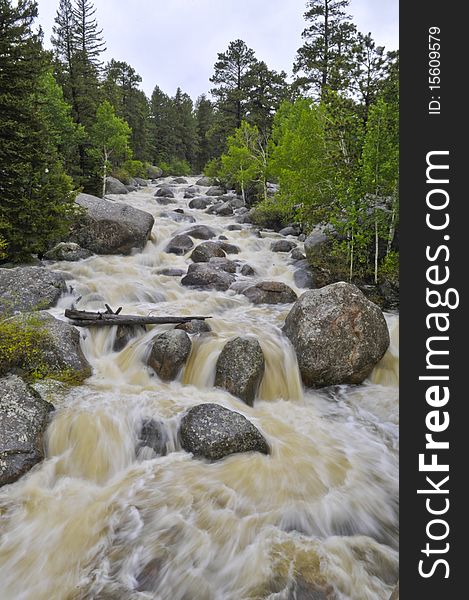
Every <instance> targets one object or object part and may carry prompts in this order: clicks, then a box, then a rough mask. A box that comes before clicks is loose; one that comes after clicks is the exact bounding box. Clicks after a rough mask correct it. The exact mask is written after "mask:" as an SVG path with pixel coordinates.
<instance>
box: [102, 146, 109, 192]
mask: <svg viewBox="0 0 469 600" xmlns="http://www.w3.org/2000/svg"><path fill="white" fill-rule="evenodd" d="M107 159H108V154H107V151H106V148H104V162H103V193H102V197H103V198H104V196H105V195H106V176H107Z"/></svg>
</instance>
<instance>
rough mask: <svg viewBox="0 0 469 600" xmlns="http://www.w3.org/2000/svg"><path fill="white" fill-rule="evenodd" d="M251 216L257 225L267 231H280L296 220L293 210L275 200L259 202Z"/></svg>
mask: <svg viewBox="0 0 469 600" xmlns="http://www.w3.org/2000/svg"><path fill="white" fill-rule="evenodd" d="M250 214H251V219H252V222H253V223H254V224H255V225H257V226H259V227H262V228H267V229H277V230H278V229H281V228H282V227H285V226H286V225H288V223H290V222H291V221H292V220H294V219H293V213H292V210H291V208H290V207H289V206H285V205H283V204H282V203H281V202H280V201H279V200H277V199H275V198H269V199H268V200H264V201H262V202H259V204H257V205H256V206H255V207H254V209H253V210H252V212H251V213H250Z"/></svg>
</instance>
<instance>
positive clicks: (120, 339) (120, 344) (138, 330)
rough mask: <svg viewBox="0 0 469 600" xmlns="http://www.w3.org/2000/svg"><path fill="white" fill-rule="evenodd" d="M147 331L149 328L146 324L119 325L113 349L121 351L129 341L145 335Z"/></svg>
mask: <svg viewBox="0 0 469 600" xmlns="http://www.w3.org/2000/svg"><path fill="white" fill-rule="evenodd" d="M146 332H147V330H146V328H145V326H144V325H119V326H118V327H117V331H116V337H115V339H114V345H113V347H112V349H113V350H114V352H120V351H121V350H123V349H124V348H125V347H126V346H127V344H128V343H129V342H131V341H132V340H133V339H135V338H136V337H139V336H141V335H145V334H146Z"/></svg>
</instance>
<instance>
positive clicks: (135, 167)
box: [122, 159, 149, 179]
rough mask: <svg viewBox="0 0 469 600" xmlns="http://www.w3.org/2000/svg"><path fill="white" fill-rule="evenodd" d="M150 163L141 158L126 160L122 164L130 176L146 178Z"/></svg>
mask: <svg viewBox="0 0 469 600" xmlns="http://www.w3.org/2000/svg"><path fill="white" fill-rule="evenodd" d="M148 167H149V165H148V163H143V162H142V161H141V160H130V159H129V160H126V161H125V163H124V164H123V165H122V169H123V170H124V171H127V173H128V174H129V176H130V177H141V178H142V179H146V177H147V172H148Z"/></svg>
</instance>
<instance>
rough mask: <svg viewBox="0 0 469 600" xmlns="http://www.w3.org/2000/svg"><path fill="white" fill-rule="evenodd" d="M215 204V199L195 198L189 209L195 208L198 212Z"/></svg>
mask: <svg viewBox="0 0 469 600" xmlns="http://www.w3.org/2000/svg"><path fill="white" fill-rule="evenodd" d="M212 203H213V198H208V197H205V196H201V197H200V198H193V199H192V200H191V201H190V202H189V208H195V209H197V210H205V209H206V208H208V207H209V206H210V205H211V204H212Z"/></svg>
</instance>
